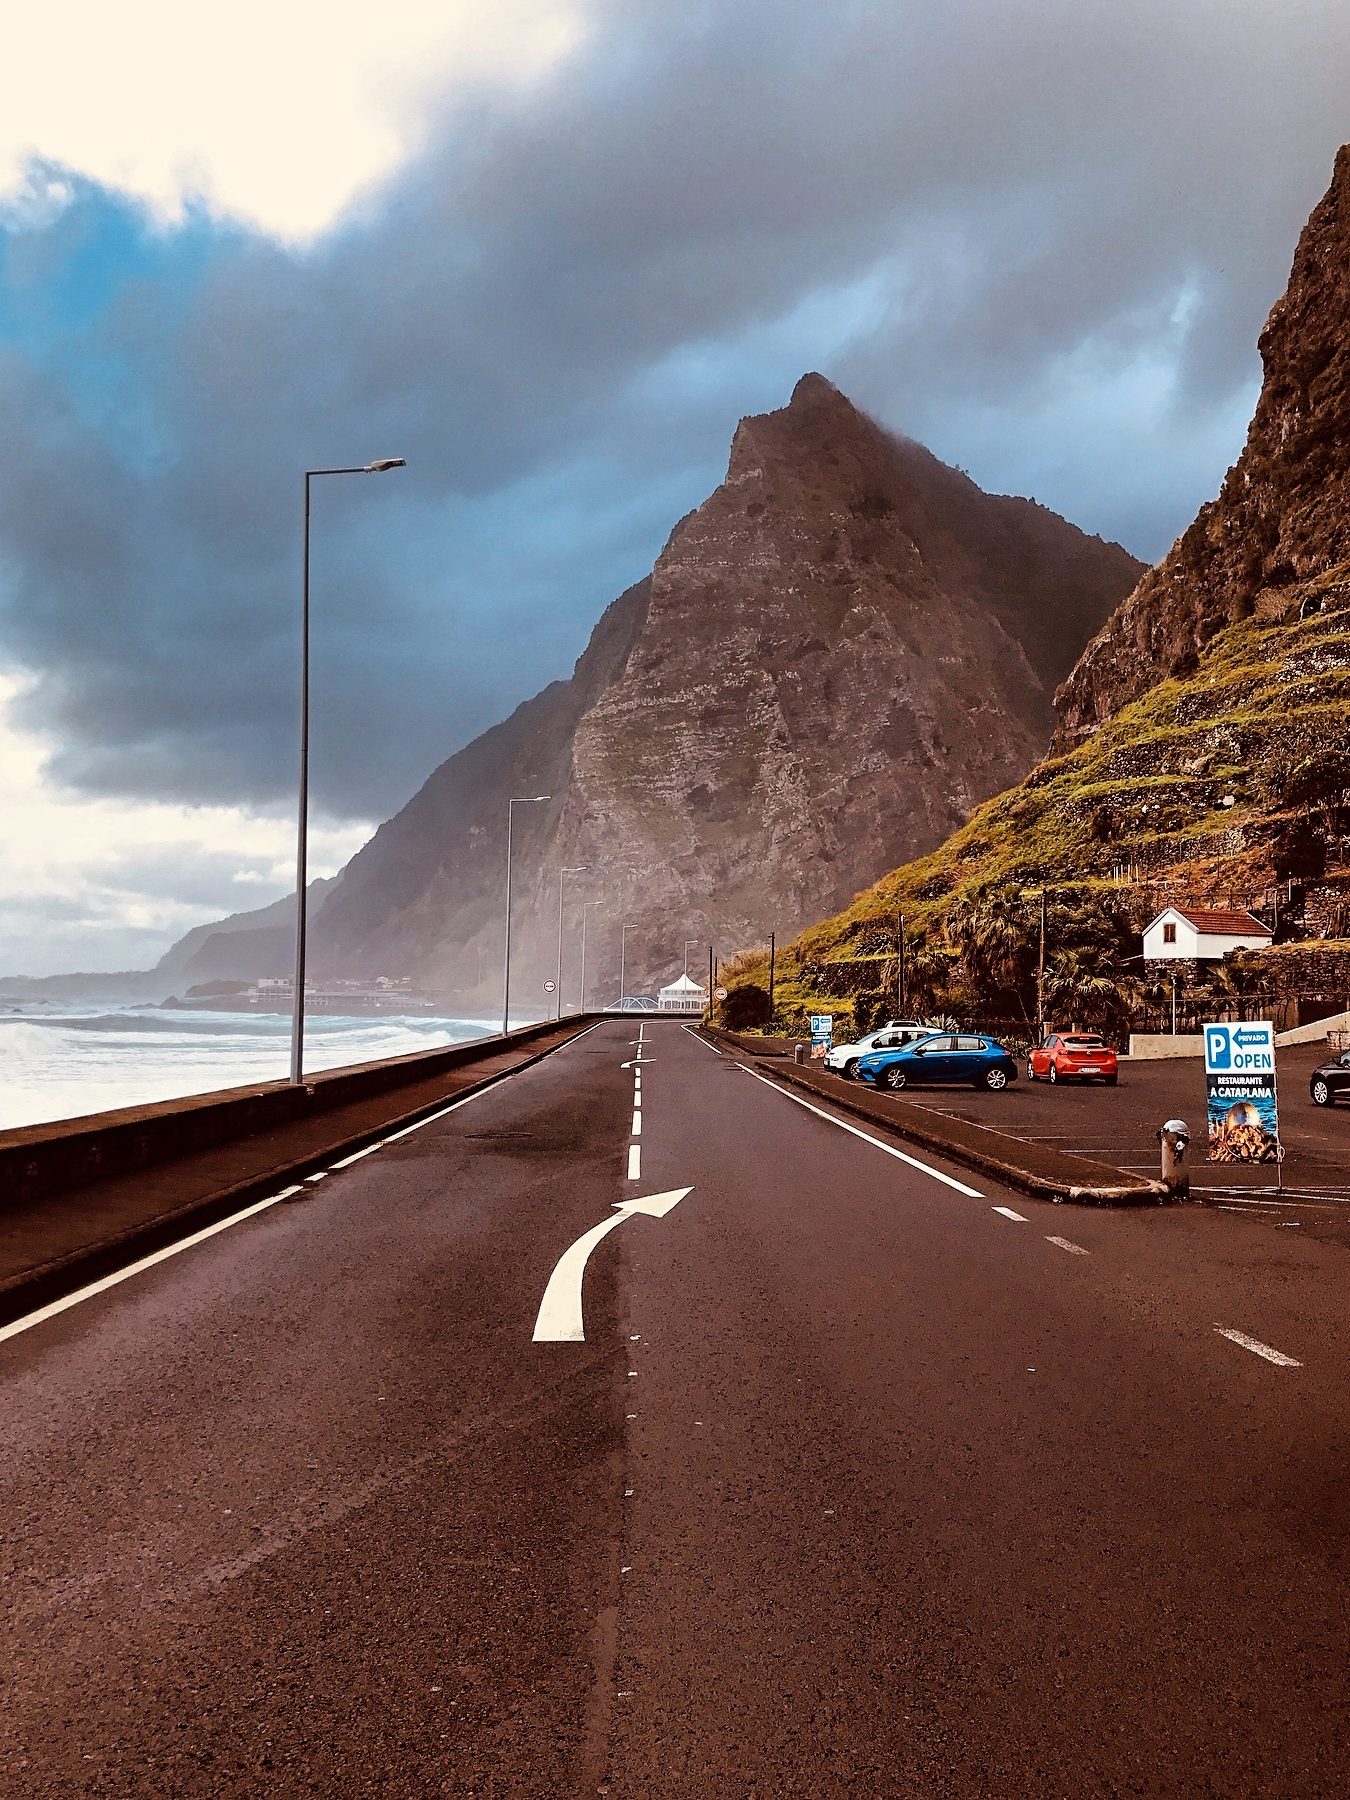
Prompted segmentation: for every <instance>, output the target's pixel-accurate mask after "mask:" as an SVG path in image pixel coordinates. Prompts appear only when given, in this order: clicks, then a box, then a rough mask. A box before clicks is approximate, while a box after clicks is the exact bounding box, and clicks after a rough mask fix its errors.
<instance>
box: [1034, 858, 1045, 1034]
mask: <svg viewBox="0 0 1350 1800" xmlns="http://www.w3.org/2000/svg"><path fill="white" fill-rule="evenodd" d="M1045 904H1046V898H1045V889H1044V888H1042V889H1041V944H1040V949H1039V950H1038V952H1037V954H1036V1041H1037V1043H1041V1044H1043V1043H1044V1042H1045Z"/></svg>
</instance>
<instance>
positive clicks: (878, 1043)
mask: <svg viewBox="0 0 1350 1800" xmlns="http://www.w3.org/2000/svg"><path fill="white" fill-rule="evenodd" d="M932 1032H933V1027H932V1026H931V1025H920V1023H919V1022H918V1020H917V1019H890V1020H888V1021H887V1023H886V1024H885V1025H882V1026H879V1027H878V1029H877V1030H876V1031H869V1032H868V1033H867V1035H866V1037H860V1038H859V1039H858V1041H857V1043H856V1044H832V1045H831V1046H830V1048H829V1049H828V1050H827V1051H826V1052H825V1067H826V1068H827V1069H833V1070H834V1072H835V1074H836V1075H842V1076H843V1078H844V1080H845V1081H852V1079H853V1077H854V1074H855V1073H856V1072H857V1067H858V1058H859V1057H860V1056H866V1054H867V1052H868V1051H869V1050H901V1049H903V1048H904V1046H905V1045H906V1044H912V1043H914V1041H915V1040H916V1039H917V1038H921V1037H931V1036H932Z"/></svg>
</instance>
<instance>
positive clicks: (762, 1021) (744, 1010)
mask: <svg viewBox="0 0 1350 1800" xmlns="http://www.w3.org/2000/svg"><path fill="white" fill-rule="evenodd" d="M770 1010H771V1009H770V1006H769V996H768V994H767V992H766V991H765V990H764V989H763V988H762V987H760V986H759V984H758V983H757V982H754V981H746V982H742V983H741V984H740V985H739V986H738V987H733V988H728V989H727V997H726V999H725V1000H724V1001H723V1002H722V1004H721V1006H720V1007H719V1008H718V1021H717V1022H718V1024H719V1025H722V1026H724V1027H725V1028H726V1029H727V1030H728V1031H758V1030H761V1029H762V1028H763V1027H764V1026H765V1025H767V1024H768V1022H769V1013H770Z"/></svg>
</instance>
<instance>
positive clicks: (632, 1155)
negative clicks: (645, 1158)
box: [628, 1144, 642, 1181]
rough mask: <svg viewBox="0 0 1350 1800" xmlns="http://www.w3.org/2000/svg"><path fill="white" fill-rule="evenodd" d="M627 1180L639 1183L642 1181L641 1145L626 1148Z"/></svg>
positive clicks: (631, 1145)
mask: <svg viewBox="0 0 1350 1800" xmlns="http://www.w3.org/2000/svg"><path fill="white" fill-rule="evenodd" d="M628 1179H629V1180H630V1181H641V1180H642V1145H641V1144H630V1145H629V1146H628Z"/></svg>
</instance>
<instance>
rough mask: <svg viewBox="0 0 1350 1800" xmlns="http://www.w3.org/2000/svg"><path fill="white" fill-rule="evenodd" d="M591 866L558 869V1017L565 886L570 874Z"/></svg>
mask: <svg viewBox="0 0 1350 1800" xmlns="http://www.w3.org/2000/svg"><path fill="white" fill-rule="evenodd" d="M589 867H590V864H589V863H577V864H576V865H575V867H573V868H570V869H559V870H558V986H557V990H556V992H557V996H558V1017H559V1018H560V1019H561V1018H562V928H563V888H564V886H565V885H566V882H567V877H568V876H569V875H580V874H581V873H582V872H583V871H584V870H585V869H588V868H589Z"/></svg>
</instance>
